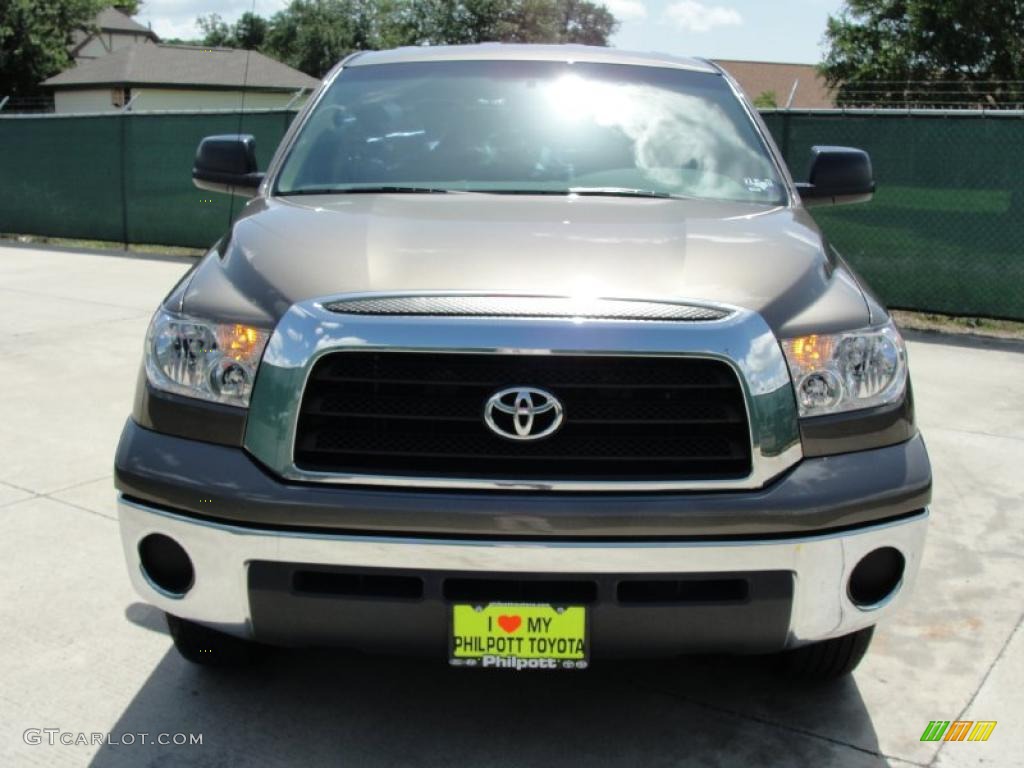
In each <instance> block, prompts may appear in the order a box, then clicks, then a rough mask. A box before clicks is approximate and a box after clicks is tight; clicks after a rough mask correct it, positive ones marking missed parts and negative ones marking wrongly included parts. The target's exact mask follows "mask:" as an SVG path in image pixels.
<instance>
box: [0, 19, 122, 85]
mask: <svg viewBox="0 0 1024 768" xmlns="http://www.w3.org/2000/svg"><path fill="white" fill-rule="evenodd" d="M105 4H106V3H104V2H103V0H46V2H39V0H0V98H3V97H4V96H29V95H34V94H38V93H40V92H41V90H42V89H40V87H39V84H40V83H41V82H42V81H43V80H45V79H46V78H48V77H52V76H53V75H56V74H57V73H58V72H60V71H62V70H64V69H67V68H68V67H69V66H71V55H70V54H69V53H68V47H69V46H70V45H71V44H72V35H73V33H74V32H75V31H76V30H90V29H91V22H92V20H93V18H94V17H95V16H96V14H97V13H99V11H100V10H101V9H102V8H103V6H104V5H105Z"/></svg>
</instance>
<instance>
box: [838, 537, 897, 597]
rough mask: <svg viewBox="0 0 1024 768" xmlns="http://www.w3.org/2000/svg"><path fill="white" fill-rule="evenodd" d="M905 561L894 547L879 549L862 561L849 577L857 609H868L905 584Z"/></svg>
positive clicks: (850, 592)
mask: <svg viewBox="0 0 1024 768" xmlns="http://www.w3.org/2000/svg"><path fill="white" fill-rule="evenodd" d="M905 568H906V560H905V559H904V557H903V553H902V552H900V551H899V550H898V549H896V548H895V547H879V548H878V549H875V550H872V551H871V552H869V553H868V554H866V555H865V556H864V557H863V558H861V560H860V562H859V563H857V565H856V566H855V567H854V569H853V572H852V573H851V574H850V582H849V585H848V588H847V589H848V592H849V596H850V600H851V601H852V602H853V604H854V605H856V606H857V607H858V608H863V609H868V608H871V607H873V606H875V605H878V604H879V603H881V602H882V601H884V600H886V599H887V598H889V597H890V596H891V595H893V594H894V593H895V592H896V590H897V589H899V586H900V584H901V583H902V582H903V571H904V570H905Z"/></svg>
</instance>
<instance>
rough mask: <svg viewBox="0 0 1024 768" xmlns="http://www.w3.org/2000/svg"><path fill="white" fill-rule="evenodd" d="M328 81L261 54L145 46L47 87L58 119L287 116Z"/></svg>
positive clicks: (67, 73)
mask: <svg viewBox="0 0 1024 768" xmlns="http://www.w3.org/2000/svg"><path fill="white" fill-rule="evenodd" d="M319 84H320V81H319V80H317V79H315V78H312V77H310V76H309V75H306V74H303V73H302V72H299V71H298V70H297V69H292V68H291V67H289V66H287V65H286V64H282V63H281V62H279V61H276V60H274V59H272V58H270V57H268V56H264V55H263V54H262V53H258V52H257V51H243V50H236V49H233V48H205V47H202V46H191V45H166V44H163V43H153V42H147V43H139V44H136V45H129V46H126V47H124V48H121V49H119V50H116V51H114V52H113V53H109V54H107V55H106V56H101V57H100V58H96V59H93V60H91V61H82V62H81V63H79V64H78V65H77V66H74V67H71V68H70V69H66V70H64V71H63V72H61V73H60V74H59V75H54V76H53V77H51V78H49V79H48V80H44V81H43V83H42V85H43V86H44V87H46V88H48V89H51V90H52V92H53V97H54V111H56V112H57V113H69V112H114V111H118V110H121V109H124V108H128V109H131V110H133V111H144V110H146V111H148V110H167V109H180V110H201V109H238V108H240V107H242V106H243V91H244V106H245V108H246V109H255V108H270V109H273V108H281V107H285V106H287V105H292V106H294V105H297V104H300V103H301V102H302V101H303V100H304V98H305V96H306V95H308V94H309V92H310V91H311V90H312V89H314V88H316V87H317V86H318V85H319Z"/></svg>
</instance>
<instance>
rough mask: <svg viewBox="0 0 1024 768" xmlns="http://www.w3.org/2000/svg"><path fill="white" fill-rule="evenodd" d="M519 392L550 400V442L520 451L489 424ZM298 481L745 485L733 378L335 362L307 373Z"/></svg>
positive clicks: (696, 366) (561, 364)
mask: <svg viewBox="0 0 1024 768" xmlns="http://www.w3.org/2000/svg"><path fill="white" fill-rule="evenodd" d="M510 387H536V388H540V389H543V390H546V391H547V392H550V393H551V394H552V395H554V396H555V397H556V398H558V400H559V401H561V403H562V406H563V408H564V422H563V426H562V427H561V429H560V430H558V431H557V432H555V433H554V434H553V435H551V436H549V437H546V438H543V439H540V440H536V441H524V442H519V441H513V440H508V439H506V438H503V437H500V436H498V435H496V434H494V433H493V432H492V431H491V430H490V429H489V428H488V427H487V425H486V424H485V422H484V419H483V411H484V405H485V403H486V402H487V400H488V399H489V398H490V397H491V395H493V394H495V393H496V392H498V391H500V390H502V389H506V388H510ZM294 458H295V464H296V466H297V467H298V468H299V469H302V470H307V471H316V472H328V473H345V474H351V473H355V474H381V475H402V476H420V477H441V478H480V479H484V478H488V479H495V480H523V481H538V482H544V481H555V480H594V481H616V480H618V481H636V480H718V479H730V478H742V477H746V476H747V475H748V474H750V471H751V458H750V433H749V427H748V425H747V417H746V408H745V406H744V401H743V392H742V390H741V388H740V384H739V381H738V380H737V378H736V374H735V372H734V371H733V369H732V368H731V367H730V366H728V365H727V364H725V363H723V362H720V361H716V360H709V359H703V358H685V357H613V356H577V355H498V354H452V353H434V352H359V351H346V352H335V353H330V354H327V355H325V356H324V357H322V358H321V359H320V360H319V361H317V363H316V364H315V365H314V367H313V370H312V371H311V372H310V376H309V381H308V383H307V386H306V391H305V393H304V395H303V400H302V406H301V410H300V413H299V421H298V427H297V430H296V435H295V456H294Z"/></svg>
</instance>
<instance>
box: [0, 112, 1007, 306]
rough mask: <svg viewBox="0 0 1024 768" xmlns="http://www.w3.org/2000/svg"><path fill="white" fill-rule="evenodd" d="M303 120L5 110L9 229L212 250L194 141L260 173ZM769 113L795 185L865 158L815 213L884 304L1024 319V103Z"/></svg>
mask: <svg viewBox="0 0 1024 768" xmlns="http://www.w3.org/2000/svg"><path fill="white" fill-rule="evenodd" d="M294 115H295V113H294V112H292V111H247V112H245V113H243V114H239V113H238V112H223V113H149V114H147V113H129V114H114V115H96V116H74V117H64V116H48V117H33V116H25V117H21V116H18V117H0V182H2V183H0V232H7V233H18V234H36V235H48V236H54V237H74V238H90V239H97V240H110V241H117V242H124V243H153V244H161V245H184V246H193V247H205V246H209V245H210V244H212V243H213V242H214V241H215V240H216V239H217V238H219V237H220V236H221V235H222V234H223V233H224V231H225V230H226V229H227V226H228V223H229V221H230V219H231V216H232V215H233V214H234V213H237V210H238V208H239V206H240V204H241V201H239V200H232V199H231V198H229V197H228V196H226V195H219V194H216V193H210V192H204V191H202V190H199V189H196V188H195V187H193V186H192V183H191V179H190V175H189V171H190V169H191V167H192V160H193V157H194V153H195V148H196V146H197V144H198V143H199V140H200V139H201V138H202V137H203V136H207V135H210V134H216V133H236V132H238V131H239V130H241V132H243V133H252V134H254V135H255V136H256V146H257V155H258V160H259V162H260V167H264V168H265V167H266V165H267V164H268V162H269V160H270V157H271V155H272V154H273V151H274V149H275V148H276V146H277V144H278V142H279V141H280V140H281V137H282V136H283V134H284V132H285V130H286V129H287V127H288V125H289V124H290V123H291V120H292V119H293V117H294ZM764 116H765V120H766V121H767V123H768V126H769V128H770V130H771V131H772V133H773V135H774V136H775V138H776V141H777V142H778V144H779V146H780V148H781V149H782V151H783V153H784V155H785V157H786V159H787V161H788V163H789V165H790V168H791V169H792V171H793V176H794V178H796V179H798V180H800V179H804V178H806V176H807V164H808V160H809V157H810V149H811V147H812V146H814V145H820V144H836V145H846V146H854V147H860V148H862V149H865V150H867V151H868V152H870V153H871V156H872V160H873V161H874V168H875V174H876V177H877V180H878V193H877V194H876V196H875V199H874V200H873V201H872V202H870V203H866V204H861V205H851V206H840V207H836V208H815V209H813V213H814V217H815V218H816V219H817V221H818V222H819V223H820V224H821V226H822V229H823V230H824V231H825V233H826V235H827V236H828V238H829V240H830V241H831V242H832V243H833V244H834V245H835V246H836V247H837V248H838V249H839V251H840V252H841V253H842V254H843V255H844V256H845V257H846V258H847V259H848V260H849V261H850V262H851V263H852V264H853V265H854V267H855V268H856V269H857V270H858V271H859V272H860V273H861V274H862V275H863V276H864V277H865V278H866V279H867V281H868V282H869V283H870V284H871V285H872V287H873V288H874V289H875V290H876V291H877V292H878V293H879V295H880V296H881V297H882V299H883V300H884V301H886V302H887V303H888V304H889V305H890V306H893V307H898V308H902V309H915V310H924V311H935V312H943V313H949V314H960V315H981V316H987V317H1001V318H1008V319H1017V320H1022V319H1024V113H1021V112H1005V111H1004V112H985V113H981V112H964V111H958V112H951V113H941V112H934V111H920V112H914V111H908V110H898V111H884V110H871V111H845V112H840V111H824V112H820V111H819V112H796V111H768V112H766V113H765V114H764Z"/></svg>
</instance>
